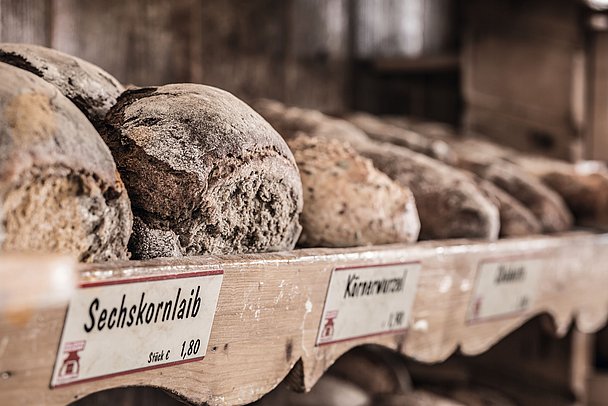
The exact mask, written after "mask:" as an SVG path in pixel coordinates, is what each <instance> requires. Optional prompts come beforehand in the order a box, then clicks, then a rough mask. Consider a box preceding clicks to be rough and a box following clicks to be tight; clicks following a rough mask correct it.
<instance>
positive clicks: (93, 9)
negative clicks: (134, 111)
mask: <svg viewBox="0 0 608 406" xmlns="http://www.w3.org/2000/svg"><path fill="white" fill-rule="evenodd" d="M200 4H201V3H200V2H199V1H196V0H177V1H172V2H170V3H168V2H164V1H162V0H136V1H127V2H125V1H120V0H110V1H104V2H95V1H86V2H85V1H79V0H54V11H55V12H54V21H53V33H52V45H53V47H54V48H57V49H59V50H61V51H64V52H67V53H69V54H72V55H75V56H78V57H81V58H83V59H85V60H88V61H90V62H93V63H95V64H97V65H99V66H101V67H102V68H103V69H106V70H107V71H108V72H110V73H111V74H112V75H114V76H116V78H117V79H119V80H120V81H122V82H123V83H131V84H136V85H143V86H148V85H159V84H165V83H171V82H188V81H191V80H192V79H193V78H198V76H197V73H196V71H197V70H198V60H199V58H200V52H201V50H200V42H199V41H200V35H199V30H200V24H201V20H200V7H201V5H200ZM193 61H195V63H193Z"/></svg>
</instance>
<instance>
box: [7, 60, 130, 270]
mask: <svg viewBox="0 0 608 406" xmlns="http://www.w3.org/2000/svg"><path fill="white" fill-rule="evenodd" d="M0 117H1V120H0V248H1V249H2V250H6V251H20V250H30V251H41V252H53V253H64V254H68V255H73V256H75V257H78V259H79V260H81V261H85V262H92V261H103V260H110V259H125V258H127V242H128V239H129V235H130V233H131V222H132V217H131V212H130V205H129V199H128V197H127V193H126V191H125V189H124V186H123V184H122V182H121V180H120V177H119V175H118V172H117V171H116V166H115V165H114V162H113V160H112V156H111V154H110V151H109V150H108V147H107V146H106V145H105V144H104V143H103V141H102V139H101V137H100V136H99V134H98V133H97V132H96V131H95V129H94V128H93V126H92V125H91V124H90V123H89V121H88V120H87V119H86V117H85V116H84V115H83V114H82V113H81V112H80V111H79V110H78V109H77V108H76V107H75V106H74V105H73V104H72V103H71V102H70V101H69V100H68V99H67V98H65V97H64V96H63V95H61V93H60V92H59V91H58V90H57V89H56V88H55V87H53V86H52V85H50V84H48V83H46V82H45V81H44V80H42V79H40V78H38V77H36V76H35V75H33V74H31V73H29V72H27V71H25V70H22V69H18V68H16V67H13V66H10V65H7V64H4V63H0Z"/></svg>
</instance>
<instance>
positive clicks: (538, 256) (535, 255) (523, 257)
mask: <svg viewBox="0 0 608 406" xmlns="http://www.w3.org/2000/svg"><path fill="white" fill-rule="evenodd" d="M546 257H549V255H548V254H546V253H544V252H540V251H538V252H532V253H527V254H513V255H508V254H507V255H503V256H496V257H489V258H483V259H482V260H480V261H479V262H477V270H476V271H475V284H474V285H473V288H472V289H471V297H470V298H469V303H468V304H467V308H466V312H465V315H464V318H465V320H464V322H465V325H466V326H471V325H475V324H482V323H487V322H492V321H498V320H506V319H510V318H513V317H515V316H518V315H522V314H526V312H528V310H530V309H531V308H532V307H533V305H534V303H530V305H529V306H528V307H527V308H525V309H522V310H514V311H510V312H507V313H502V314H496V315H494V316H487V317H478V318H475V319H470V318H468V316H469V309H470V308H471V305H472V302H473V293H475V287H476V286H477V283H478V282H479V278H480V277H481V276H480V272H479V270H480V269H481V267H482V265H484V264H487V263H496V262H501V261H509V260H511V261H517V260H520V261H535V260H542V259H544V258H546ZM537 289H538V286H537Z"/></svg>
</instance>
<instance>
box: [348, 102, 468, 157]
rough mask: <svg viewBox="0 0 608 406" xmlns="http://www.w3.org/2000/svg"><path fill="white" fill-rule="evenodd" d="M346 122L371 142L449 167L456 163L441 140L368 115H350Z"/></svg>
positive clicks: (445, 143) (451, 152) (454, 154)
mask: <svg viewBox="0 0 608 406" xmlns="http://www.w3.org/2000/svg"><path fill="white" fill-rule="evenodd" d="M346 120H348V121H349V122H350V123H352V124H353V125H355V126H356V127H358V128H359V129H360V130H361V131H363V132H364V133H366V134H367V136H368V137H370V138H371V139H373V140H376V141H380V142H389V143H391V144H395V145H400V146H402V147H406V148H408V149H411V150H412V151H414V152H419V153H421V154H424V155H427V156H430V157H431V158H435V159H437V160H439V161H441V162H444V163H446V164H449V165H454V164H455V163H456V160H457V156H456V153H455V152H454V151H452V148H451V147H450V146H449V144H448V143H447V142H445V141H443V140H439V139H432V138H430V137H425V136H424V135H421V134H420V133H417V132H414V131H410V130H406V129H405V128H401V127H398V126H396V125H392V124H390V123H388V122H386V121H384V120H382V119H381V118H380V117H377V116H373V115H371V114H368V113H352V114H349V115H347V116H346Z"/></svg>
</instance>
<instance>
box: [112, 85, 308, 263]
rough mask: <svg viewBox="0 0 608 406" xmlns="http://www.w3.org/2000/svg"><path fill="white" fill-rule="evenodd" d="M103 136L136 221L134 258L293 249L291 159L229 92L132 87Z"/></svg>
mask: <svg viewBox="0 0 608 406" xmlns="http://www.w3.org/2000/svg"><path fill="white" fill-rule="evenodd" d="M107 118H108V125H107V128H106V130H105V131H104V137H105V140H106V142H107V143H108V145H109V146H110V149H111V150H112V153H113V155H114V157H115V159H116V162H117V166H118V170H119V171H120V173H121V174H122V176H123V179H124V181H125V184H126V185H127V188H128V190H129V195H130V196H131V201H132V205H133V212H134V214H135V215H136V217H137V220H136V222H135V227H134V230H133V238H132V239H131V243H130V249H131V251H132V253H133V255H134V257H136V258H152V257H159V256H176V255H200V254H206V253H210V254H220V253H224V254H225V253H243V252H264V251H279V250H287V249H291V248H293V247H294V245H295V244H296V241H297V240H298V237H299V235H300V231H301V227H300V225H299V223H298V216H299V214H300V212H301V211H302V184H301V181H300V176H299V173H298V169H297V166H296V163H295V161H294V158H293V155H292V154H291V152H290V151H289V148H288V147H287V144H286V143H285V141H284V140H283V139H281V137H280V136H279V134H277V132H276V131H275V130H274V129H273V128H272V127H271V126H270V124H268V123H267V122H266V121H264V119H263V118H262V117H260V115H259V114H257V113H256V112H255V111H253V110H252V109H251V108H250V107H249V106H247V105H246V104H245V103H243V102H242V101H241V100H239V99H237V98H236V97H234V96H233V95H231V94H230V93H228V92H225V91H223V90H220V89H216V88H214V87H210V86H203V85H194V84H175V85H166V86H161V87H158V88H156V87H153V88H143V89H138V90H128V91H126V92H125V93H123V94H122V95H121V97H120V98H119V99H118V102H117V104H116V105H115V106H114V107H113V108H112V109H111V111H110V113H109V114H108V116H107Z"/></svg>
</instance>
